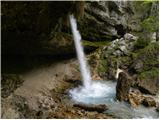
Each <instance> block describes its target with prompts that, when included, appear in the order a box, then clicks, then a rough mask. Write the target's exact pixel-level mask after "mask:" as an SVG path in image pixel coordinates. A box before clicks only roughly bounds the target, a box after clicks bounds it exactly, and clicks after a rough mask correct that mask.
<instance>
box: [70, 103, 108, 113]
mask: <svg viewBox="0 0 160 120" xmlns="http://www.w3.org/2000/svg"><path fill="white" fill-rule="evenodd" d="M73 106H74V107H79V108H81V109H84V110H87V111H97V112H99V113H102V112H104V111H105V110H107V106H106V105H104V104H100V105H92V104H89V105H86V104H74V105H73Z"/></svg>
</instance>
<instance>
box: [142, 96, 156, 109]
mask: <svg viewBox="0 0 160 120" xmlns="http://www.w3.org/2000/svg"><path fill="white" fill-rule="evenodd" d="M142 104H143V105H144V106H146V107H156V106H157V103H156V101H155V99H154V98H152V97H145V98H144V100H143V102H142Z"/></svg>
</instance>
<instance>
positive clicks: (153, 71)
mask: <svg viewBox="0 0 160 120" xmlns="http://www.w3.org/2000/svg"><path fill="white" fill-rule="evenodd" d="M158 75H159V69H158V68H152V69H151V70H149V71H144V72H142V73H141V74H140V75H139V77H138V78H139V79H140V80H145V79H149V78H151V79H155V78H158Z"/></svg>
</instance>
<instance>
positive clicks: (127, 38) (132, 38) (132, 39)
mask: <svg viewBox="0 0 160 120" xmlns="http://www.w3.org/2000/svg"><path fill="white" fill-rule="evenodd" d="M124 39H125V40H129V41H135V40H137V39H138V37H136V36H134V35H132V34H130V33H126V34H125V35H124Z"/></svg>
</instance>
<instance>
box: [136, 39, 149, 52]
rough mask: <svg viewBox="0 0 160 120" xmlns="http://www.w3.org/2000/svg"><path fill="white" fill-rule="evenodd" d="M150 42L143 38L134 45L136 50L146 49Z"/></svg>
mask: <svg viewBox="0 0 160 120" xmlns="http://www.w3.org/2000/svg"><path fill="white" fill-rule="evenodd" d="M149 42H150V41H149V40H146V39H143V38H139V39H138V40H137V41H136V42H135V45H134V48H135V49H136V50H137V49H142V48H144V47H146V46H147V45H148V44H149Z"/></svg>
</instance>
